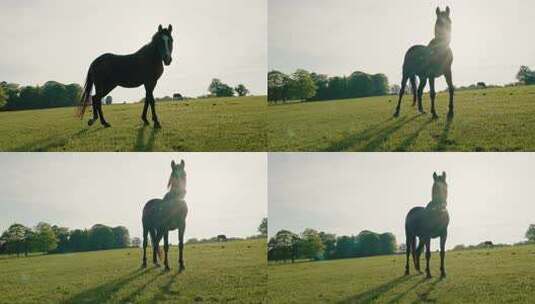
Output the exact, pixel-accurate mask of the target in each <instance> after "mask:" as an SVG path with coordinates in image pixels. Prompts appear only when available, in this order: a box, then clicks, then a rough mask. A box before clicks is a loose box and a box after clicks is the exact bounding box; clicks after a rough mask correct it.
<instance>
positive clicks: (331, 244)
mask: <svg viewBox="0 0 535 304" xmlns="http://www.w3.org/2000/svg"><path fill="white" fill-rule="evenodd" d="M319 237H320V239H321V242H322V243H323V247H324V257H325V258H327V259H331V258H333V257H335V254H336V235H334V234H332V233H326V232H323V231H321V232H320V233H319Z"/></svg>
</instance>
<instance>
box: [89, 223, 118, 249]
mask: <svg viewBox="0 0 535 304" xmlns="http://www.w3.org/2000/svg"><path fill="white" fill-rule="evenodd" d="M114 245H115V236H114V234H113V231H112V229H111V228H110V227H108V226H106V225H101V224H96V225H93V227H91V230H89V249H90V250H103V249H111V248H113V247H114Z"/></svg>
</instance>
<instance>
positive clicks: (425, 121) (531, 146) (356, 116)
mask: <svg viewBox="0 0 535 304" xmlns="http://www.w3.org/2000/svg"><path fill="white" fill-rule="evenodd" d="M396 103H397V97H396V96H381V97H372V98H362V99H350V100H338V101H329V102H309V103H290V104H285V105H282V104H281V105H274V106H270V111H269V113H270V115H269V122H268V134H269V135H268V144H269V150H270V151H535V133H534V132H533V130H534V129H535V86H524V87H515V88H499V89H487V90H472V91H460V92H457V93H456V99H455V106H456V109H455V115H456V116H455V118H454V119H453V121H452V122H451V123H447V120H446V114H447V104H448V94H447V93H440V94H439V95H438V97H437V105H438V107H437V112H438V115H439V116H440V118H439V119H438V120H431V119H430V118H431V115H430V114H427V115H418V114H417V113H416V109H415V108H413V107H412V106H411V105H412V96H411V95H408V96H407V95H406V96H405V97H404V101H403V103H402V108H401V109H402V111H401V116H400V118H398V119H393V118H392V114H393V113H394V109H395V106H396ZM423 104H424V109H425V110H426V111H429V109H430V100H429V95H427V94H426V95H425V96H424V103H423Z"/></svg>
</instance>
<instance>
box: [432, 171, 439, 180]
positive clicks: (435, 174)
mask: <svg viewBox="0 0 535 304" xmlns="http://www.w3.org/2000/svg"><path fill="white" fill-rule="evenodd" d="M437 178H438V176H437V173H436V172H433V180H435V181H436V180H437Z"/></svg>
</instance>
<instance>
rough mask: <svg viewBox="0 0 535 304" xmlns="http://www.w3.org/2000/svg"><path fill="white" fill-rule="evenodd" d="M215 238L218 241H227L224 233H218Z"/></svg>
mask: <svg viewBox="0 0 535 304" xmlns="http://www.w3.org/2000/svg"><path fill="white" fill-rule="evenodd" d="M216 238H217V241H218V242H226V241H227V236H226V235H224V234H220V235H218V236H217V237H216Z"/></svg>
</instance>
